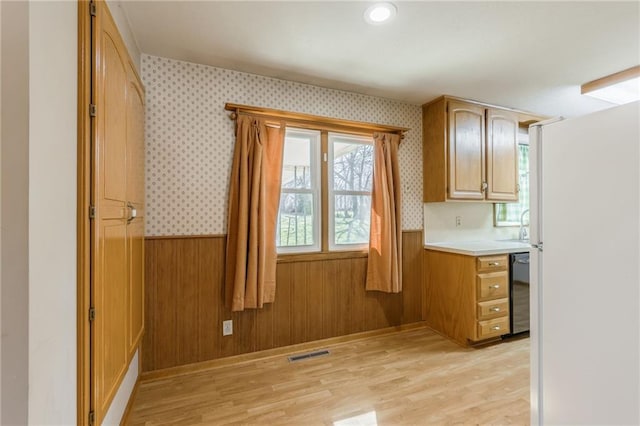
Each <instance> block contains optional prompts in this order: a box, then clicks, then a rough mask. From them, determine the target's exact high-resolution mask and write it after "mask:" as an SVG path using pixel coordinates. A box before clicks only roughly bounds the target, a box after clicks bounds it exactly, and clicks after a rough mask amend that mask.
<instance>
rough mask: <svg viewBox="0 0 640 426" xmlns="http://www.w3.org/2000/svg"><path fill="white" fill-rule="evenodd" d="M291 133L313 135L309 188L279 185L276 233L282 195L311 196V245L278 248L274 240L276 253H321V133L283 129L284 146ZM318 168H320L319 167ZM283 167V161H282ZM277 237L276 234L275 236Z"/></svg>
mask: <svg viewBox="0 0 640 426" xmlns="http://www.w3.org/2000/svg"><path fill="white" fill-rule="evenodd" d="M289 131H291V132H293V133H297V134H305V135H313V137H311V138H310V145H309V167H310V178H311V188H310V189H306V188H283V187H282V183H280V200H278V216H277V218H278V223H276V233H279V232H280V207H279V206H280V202H281V201H282V195H283V194H311V200H312V205H313V223H312V226H313V231H312V233H311V234H312V236H313V241H314V244H312V245H306V246H305V245H299V246H278V245H277V238H276V251H277V253H278V254H298V253H314V252H319V251H321V248H322V232H321V230H322V197H321V192H322V177H321V176H322V170H321V169H322V167H321V164H320V163H321V161H320V159H321V157H322V154H321V152H322V132H321V131H320V130H315V129H303V128H299V127H293V126H286V127H285V144H286V137H287V132H289ZM319 166H320V167H319ZM283 167H284V161H283ZM276 236H277V234H276Z"/></svg>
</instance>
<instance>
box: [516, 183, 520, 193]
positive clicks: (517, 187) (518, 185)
mask: <svg viewBox="0 0 640 426" xmlns="http://www.w3.org/2000/svg"><path fill="white" fill-rule="evenodd" d="M516 192H520V184H517V185H516Z"/></svg>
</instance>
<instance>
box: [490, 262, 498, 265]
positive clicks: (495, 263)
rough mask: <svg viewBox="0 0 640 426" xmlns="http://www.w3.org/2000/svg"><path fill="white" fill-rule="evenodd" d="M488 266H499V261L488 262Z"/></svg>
mask: <svg viewBox="0 0 640 426" xmlns="http://www.w3.org/2000/svg"><path fill="white" fill-rule="evenodd" d="M489 266H500V262H489Z"/></svg>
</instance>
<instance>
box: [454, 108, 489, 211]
mask: <svg viewBox="0 0 640 426" xmlns="http://www.w3.org/2000/svg"><path fill="white" fill-rule="evenodd" d="M484 120H485V116H484V108H483V107H481V106H478V105H473V104H468V103H465V102H459V101H453V100H451V101H449V103H448V131H449V134H448V138H447V143H448V154H449V159H448V168H449V170H448V194H447V195H448V198H449V199H453V200H484V198H485V195H484V185H485V180H484V177H485V121H484Z"/></svg>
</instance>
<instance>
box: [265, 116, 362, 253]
mask: <svg viewBox="0 0 640 426" xmlns="http://www.w3.org/2000/svg"><path fill="white" fill-rule="evenodd" d="M321 176H323V178H322V179H321ZM325 176H326V178H325ZM372 180H373V139H372V138H371V137H367V136H359V135H351V134H342V133H331V132H327V131H324V130H323V131H319V130H305V129H297V128H290V127H287V129H286V132H285V141H284V156H283V161H282V189H281V195H280V207H279V211H278V223H277V232H276V245H277V247H278V252H279V253H301V252H320V251H327V250H331V251H338V250H362V249H365V248H366V247H367V246H368V244H369V225H370V217H371V186H372Z"/></svg>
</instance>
